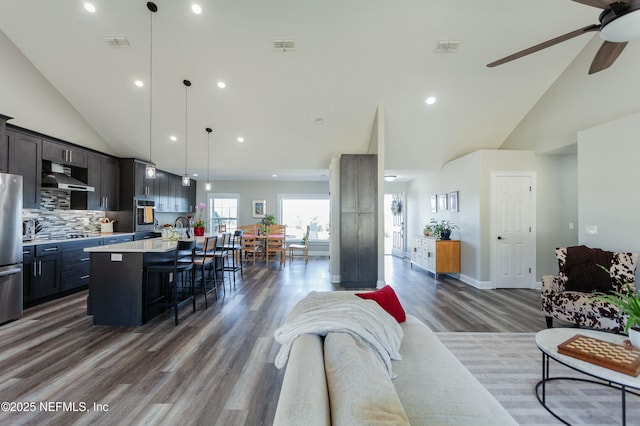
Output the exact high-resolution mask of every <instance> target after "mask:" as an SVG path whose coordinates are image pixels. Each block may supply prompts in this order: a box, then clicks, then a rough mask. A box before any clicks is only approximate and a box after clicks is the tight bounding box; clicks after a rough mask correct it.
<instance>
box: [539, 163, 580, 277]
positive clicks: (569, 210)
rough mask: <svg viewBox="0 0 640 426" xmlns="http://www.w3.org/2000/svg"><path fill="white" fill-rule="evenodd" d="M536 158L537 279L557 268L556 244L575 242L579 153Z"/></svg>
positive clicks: (555, 271) (559, 245) (572, 243)
mask: <svg viewBox="0 0 640 426" xmlns="http://www.w3.org/2000/svg"><path fill="white" fill-rule="evenodd" d="M536 159H537V165H538V169H537V170H538V179H537V182H538V191H537V203H536V204H537V205H536V208H537V219H538V223H537V226H536V251H537V253H536V261H537V265H536V271H537V274H538V277H537V279H538V281H539V280H540V278H541V277H542V276H543V275H555V274H556V273H557V272H558V262H557V260H556V255H555V250H554V249H555V248H556V247H568V246H573V245H576V244H577V243H578V157H577V155H575V154H570V155H539V156H537V157H536ZM570 224H571V225H572V226H573V229H570Z"/></svg>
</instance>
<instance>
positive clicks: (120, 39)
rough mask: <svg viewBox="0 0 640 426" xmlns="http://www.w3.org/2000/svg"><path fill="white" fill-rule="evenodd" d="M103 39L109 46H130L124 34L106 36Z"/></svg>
mask: <svg viewBox="0 0 640 426" xmlns="http://www.w3.org/2000/svg"><path fill="white" fill-rule="evenodd" d="M104 41H106V42H107V44H108V45H109V46H111V47H115V48H121V47H130V46H131V45H130V44H129V40H127V37H125V36H106V37H105V38H104Z"/></svg>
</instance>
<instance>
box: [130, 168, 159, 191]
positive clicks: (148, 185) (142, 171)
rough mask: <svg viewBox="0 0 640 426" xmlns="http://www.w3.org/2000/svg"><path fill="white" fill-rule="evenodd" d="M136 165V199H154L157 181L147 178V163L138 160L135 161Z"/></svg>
mask: <svg viewBox="0 0 640 426" xmlns="http://www.w3.org/2000/svg"><path fill="white" fill-rule="evenodd" d="M133 165H134V174H133V175H134V189H135V193H134V195H135V196H136V197H144V198H152V197H153V186H154V181H155V179H149V178H148V177H147V173H146V168H147V163H143V162H141V161H138V160H134V161H133Z"/></svg>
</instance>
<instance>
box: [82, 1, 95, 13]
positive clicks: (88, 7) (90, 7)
mask: <svg viewBox="0 0 640 426" xmlns="http://www.w3.org/2000/svg"><path fill="white" fill-rule="evenodd" d="M84 8H85V10H86V11H87V12H90V13H95V12H96V7H95V6H94V5H92V4H91V3H88V2H85V3H84Z"/></svg>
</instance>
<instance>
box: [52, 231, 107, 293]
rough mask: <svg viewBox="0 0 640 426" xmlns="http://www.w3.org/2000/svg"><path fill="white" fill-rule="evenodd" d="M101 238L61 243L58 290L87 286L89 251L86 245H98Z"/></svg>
mask: <svg viewBox="0 0 640 426" xmlns="http://www.w3.org/2000/svg"><path fill="white" fill-rule="evenodd" d="M101 242H102V241H101V240H99V239H98V240H94V239H92V240H86V241H77V242H76V241H74V242H68V243H64V244H62V245H61V247H62V254H61V255H60V263H61V264H60V270H61V272H60V291H67V290H72V289H76V288H80V287H85V286H86V287H88V286H89V278H90V274H89V260H90V256H89V253H86V252H85V251H84V249H85V248H86V247H95V246H97V245H100V243H101Z"/></svg>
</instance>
